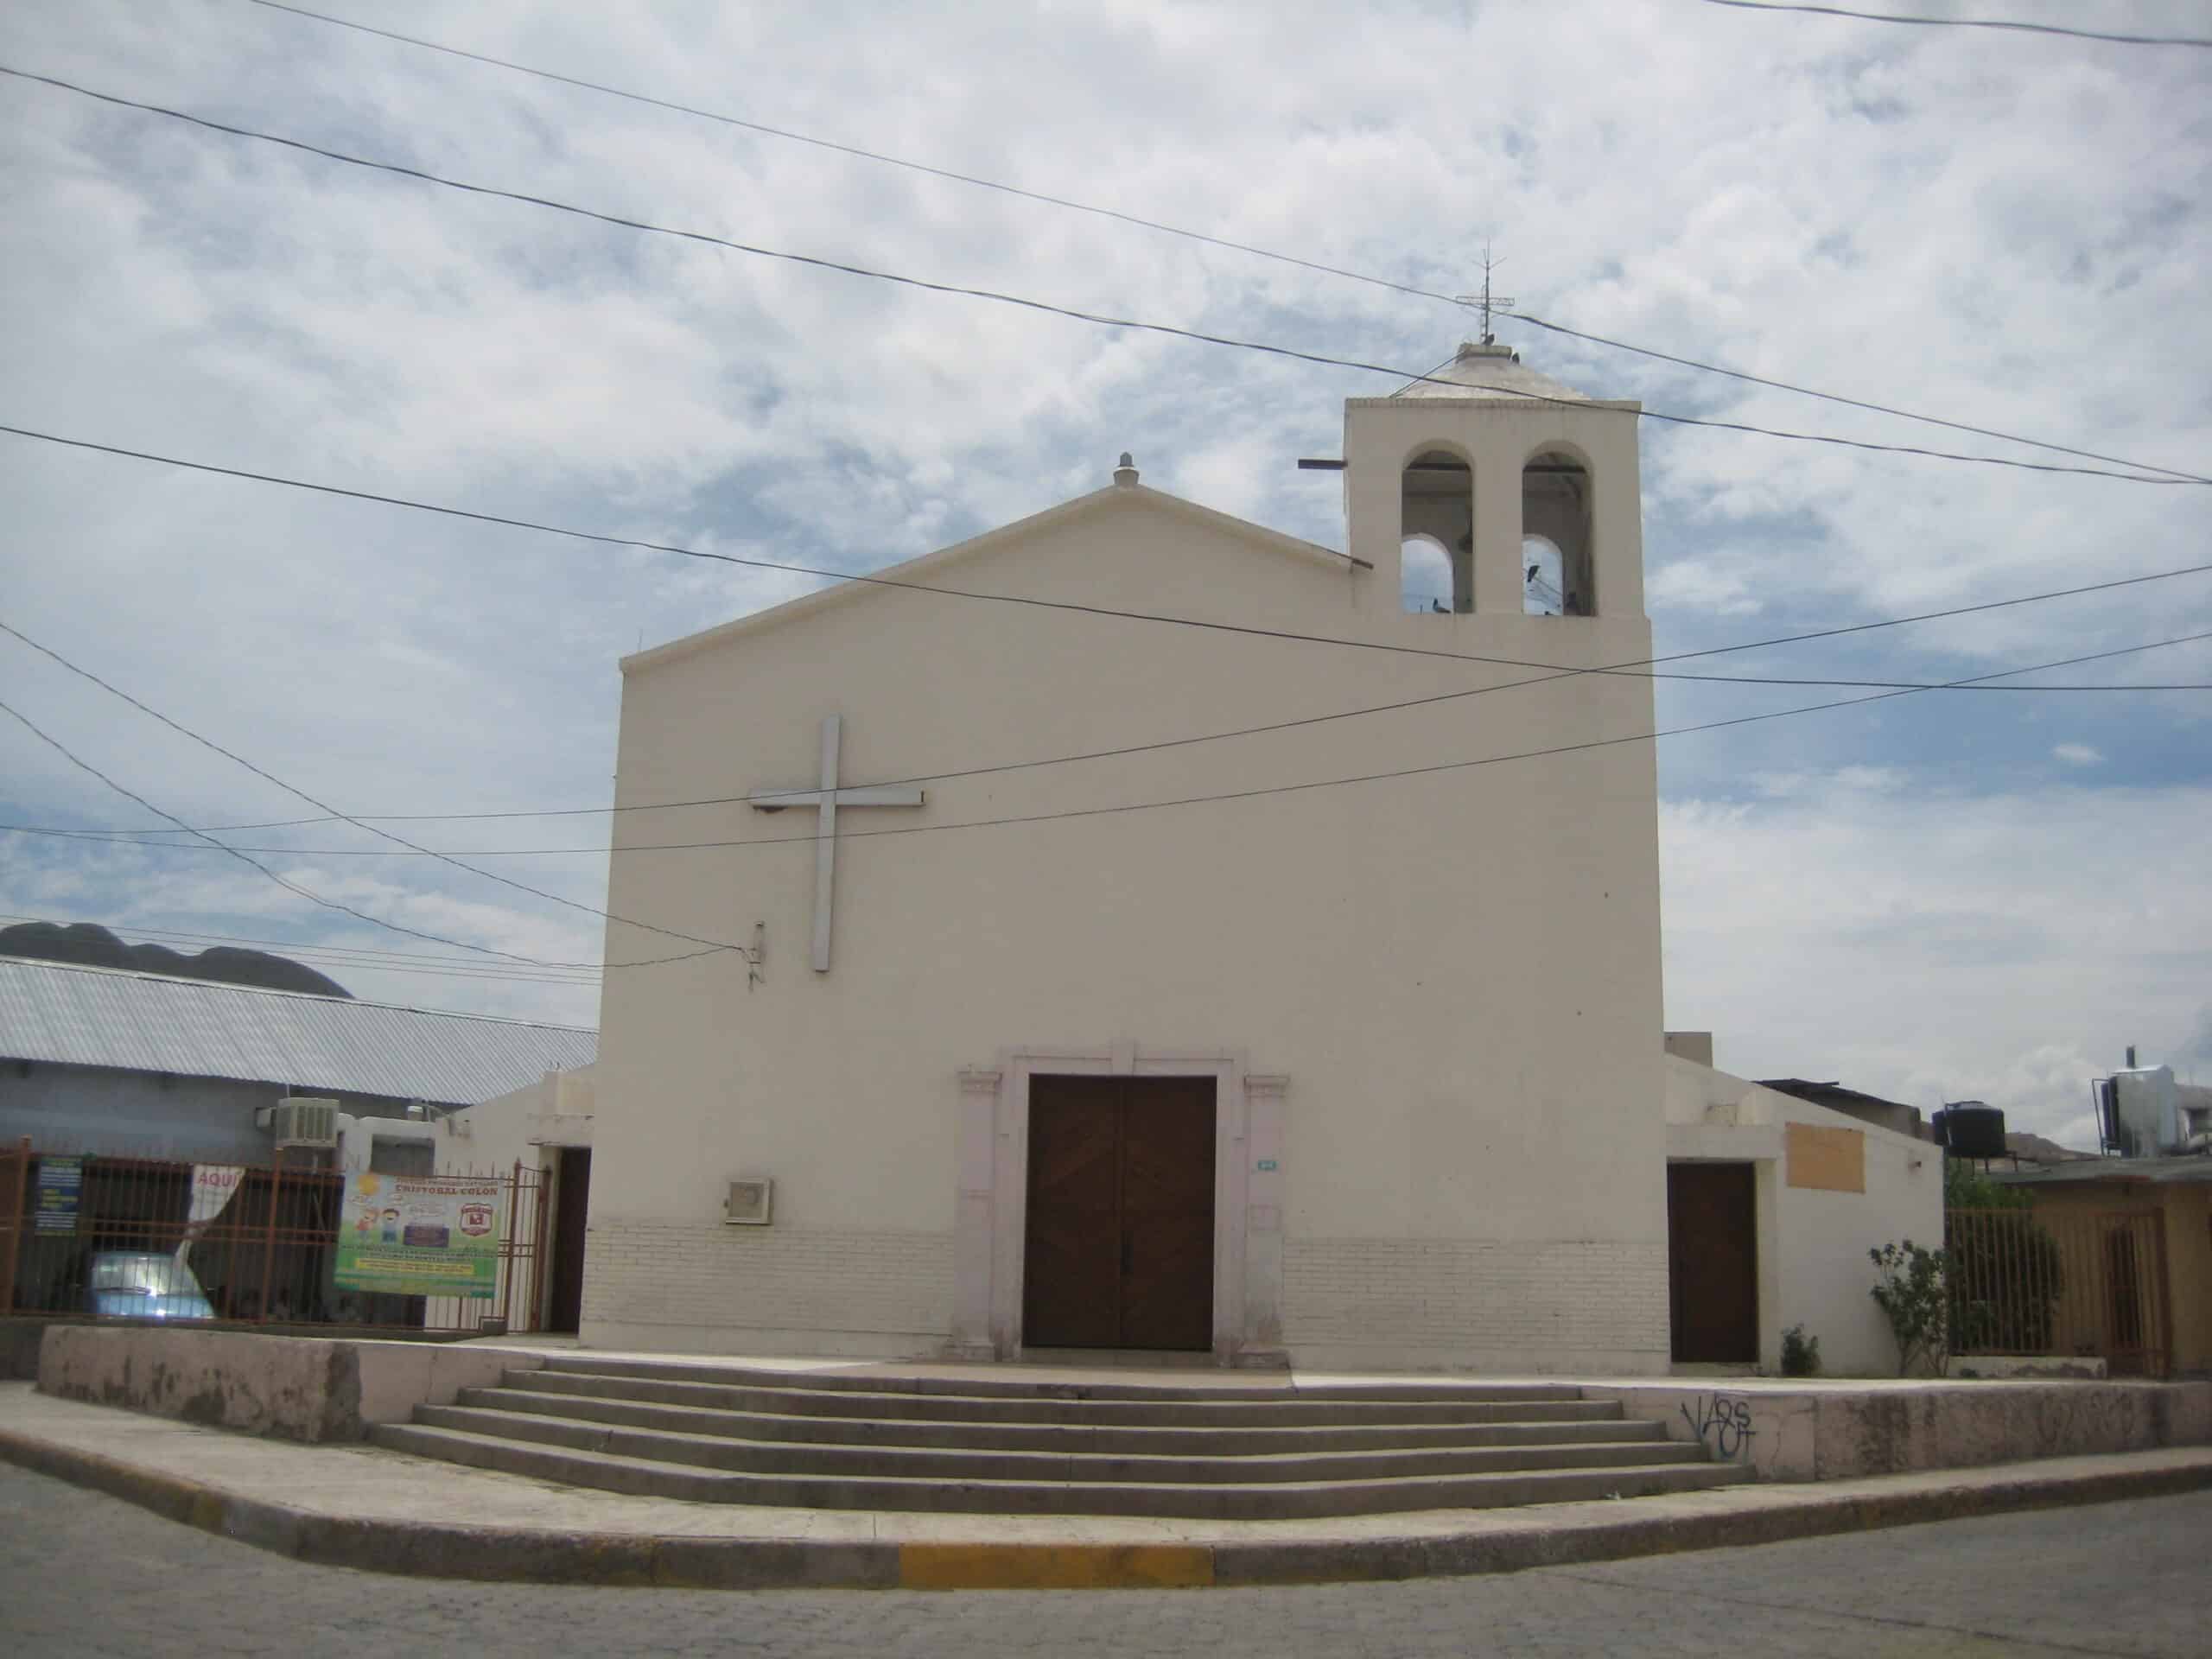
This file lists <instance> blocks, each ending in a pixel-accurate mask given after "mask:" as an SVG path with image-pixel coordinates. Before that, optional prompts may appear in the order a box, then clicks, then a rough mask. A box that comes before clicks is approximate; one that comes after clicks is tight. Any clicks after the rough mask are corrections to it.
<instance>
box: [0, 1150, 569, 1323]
mask: <svg viewBox="0 0 2212 1659" xmlns="http://www.w3.org/2000/svg"><path fill="white" fill-rule="evenodd" d="M209 1172H216V1173H217V1175H216V1177H215V1179H218V1180H219V1182H220V1184H221V1185H224V1186H226V1187H227V1188H228V1189H229V1190H228V1192H227V1195H226V1196H225V1197H224V1198H223V1199H222V1202H221V1204H220V1206H219V1208H218V1209H215V1210H214V1212H213V1214H212V1216H210V1217H207V1218H206V1219H200V1218H199V1216H198V1214H197V1212H196V1211H195V1209H194V1190H195V1188H199V1189H200V1191H201V1192H203V1193H205V1192H207V1191H208V1189H209V1186H210V1175H209ZM439 1178H440V1179H448V1178H450V1179H464V1180H473V1181H476V1182H480V1183H483V1184H486V1185H493V1186H495V1187H496V1189H497V1191H498V1192H499V1217H498V1222H497V1226H496V1234H497V1249H498V1272H497V1283H496V1287H494V1288H493V1292H492V1294H490V1295H489V1296H481V1295H477V1296H461V1295H454V1296H409V1295H397V1294H388V1293H378V1292H366V1291H359V1290H351V1289H340V1288H339V1287H338V1286H337V1283H336V1277H335V1267H336V1261H337V1253H338V1252H337V1246H338V1235H339V1211H340V1203H341V1200H342V1198H343V1196H344V1190H345V1182H346V1175H345V1173H342V1172H340V1171H339V1170H335V1169H333V1168H330V1167H329V1166H327V1164H326V1163H324V1162H323V1161H322V1159H321V1156H320V1155H319V1154H315V1153H312V1152H307V1153H298V1152H296V1153H293V1154H290V1155H289V1157H288V1155H287V1154H286V1153H285V1152H284V1151H283V1149H282V1148H279V1149H277V1151H276V1152H275V1153H274V1154H273V1155H272V1156H271V1157H270V1159H269V1160H267V1161H265V1162H262V1163H243V1162H240V1161H239V1160H237V1159H235V1158H232V1157H226V1158H224V1159H223V1160H222V1161H219V1162H194V1161H189V1160H182V1159H179V1158H176V1157H174V1156H163V1157H132V1156H118V1155H116V1154H113V1153H106V1152H103V1153H74V1152H71V1151H69V1150H67V1148H64V1147H52V1146H48V1147H34V1146H33V1145H32V1143H31V1142H30V1141H29V1140H28V1139H25V1140H23V1141H20V1142H19V1143H18V1144H17V1145H16V1146H14V1147H10V1148H8V1149H7V1150H6V1151H4V1152H0V1315H4V1314H10V1313H45V1314H54V1315H62V1316H72V1315H74V1316H83V1317H87V1318H100V1317H109V1316H106V1315H103V1314H101V1313H98V1312H96V1311H95V1302H96V1300H97V1299H96V1298H95V1297H94V1294H93V1292H94V1288H95V1287H94V1284H93V1282H92V1281H93V1278H94V1274H95V1270H96V1268H98V1267H99V1264H98V1263H96V1262H95V1258H96V1257H99V1258H105V1259H106V1261H107V1262H108V1263H109V1265H110V1266H112V1264H113V1263H114V1262H117V1261H118V1259H120V1258H123V1257H125V1256H137V1257H153V1256H163V1257H167V1258H168V1259H170V1260H172V1261H176V1262H181V1263H183V1264H184V1266H185V1268H187V1269H188V1273H189V1279H188V1280H186V1279H184V1278H183V1277H182V1275H179V1276H178V1278H177V1282H178V1283H190V1284H191V1285H192V1286H193V1287H194V1288H196V1289H197V1290H198V1291H200V1292H201V1293H204V1294H205V1297H206V1300H207V1304H208V1305H209V1306H210V1308H211V1309H212V1311H213V1315H214V1318H215V1319H216V1321H217V1322H219V1323H223V1324H244V1325H290V1326H296V1325H316V1326H338V1327H345V1328H347V1329H352V1330H381V1331H392V1332H397V1331H419V1332H443V1333H466V1334H468V1335H472V1336H473V1335H477V1334H480V1333H483V1332H492V1331H499V1330H506V1331H514V1332H524V1331H533V1330H536V1329H537V1323H538V1322H537V1309H538V1308H539V1306H541V1297H540V1257H541V1255H543V1250H542V1248H541V1246H542V1242H543V1239H544V1237H545V1234H546V1212H545V1201H546V1198H547V1196H548V1193H547V1188H546V1183H545V1179H544V1176H543V1172H542V1171H539V1170H537V1169H534V1168H531V1167H530V1166H527V1165H525V1164H523V1163H521V1162H519V1161H518V1162H517V1163H516V1164H515V1165H514V1166H512V1168H510V1169H506V1170H499V1171H474V1170H445V1171H440V1172H439ZM206 1202H207V1200H206V1199H205V1198H203V1200H202V1203H203V1205H204V1204H205V1203H206ZM105 1300H106V1301H107V1302H108V1304H109V1305H113V1304H114V1301H115V1299H114V1298H112V1297H110V1298H108V1299H105Z"/></svg>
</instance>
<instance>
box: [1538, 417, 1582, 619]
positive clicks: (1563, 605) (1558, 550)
mask: <svg viewBox="0 0 2212 1659" xmlns="http://www.w3.org/2000/svg"><path fill="white" fill-rule="evenodd" d="M1591 500H1592V496H1591V490H1590V467H1589V464H1588V463H1587V462H1586V461H1584V460H1583V459H1582V458H1581V457H1580V455H1578V454H1574V453H1573V452H1572V451H1570V450H1567V449H1541V450H1539V451H1538V452H1537V453H1536V454H1533V455H1531V456H1529V461H1528V464H1527V465H1526V466H1524V467H1522V469H1521V538H1522V539H1521V549H1522V559H1521V565H1522V573H1523V577H1524V580H1523V582H1522V607H1521V608H1522V611H1523V612H1524V613H1527V614H1529V615H1530V616H1595V615H1597V613H1598V569H1597V564H1596V562H1595V559H1594V557H1593V549H1592V545H1591V543H1592V536H1591V523H1590V507H1591Z"/></svg>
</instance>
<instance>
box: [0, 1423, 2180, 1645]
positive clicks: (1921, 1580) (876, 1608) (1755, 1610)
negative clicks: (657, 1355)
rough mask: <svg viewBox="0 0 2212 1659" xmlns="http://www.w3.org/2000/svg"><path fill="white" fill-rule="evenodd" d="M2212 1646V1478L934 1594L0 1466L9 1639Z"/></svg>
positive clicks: (3, 1638) (1, 1636) (4, 1615)
mask: <svg viewBox="0 0 2212 1659" xmlns="http://www.w3.org/2000/svg"><path fill="white" fill-rule="evenodd" d="M1720 1652H1730V1653H1734V1654H1740V1655H1743V1656H1745V1659H1756V1656H1763V1655H1769V1654H1778V1655H1837V1656H1849V1659H1876V1656H1878V1659H1892V1656H1897V1659H1905V1656H1921V1655H1936V1654H1941V1655H1944V1656H1981V1655H1995V1654H2038V1655H2040V1654H2157V1655H2175V1656H2187V1659H2202V1656H2204V1655H2205V1654H2207V1653H2208V1652H2212V1493H2196V1494H2192V1495H2190V1496H2187V1497H2166V1498H2152V1499H2145V1500H2143V1501H2140V1502H2137V1503H2118V1504H2104V1505H2098V1506H2094V1507H2088V1508H2080V1509H2064V1510H2041V1511H2037V1512H2035V1513H2031V1514H2025V1515H2012V1516H1995V1517H1992V1518H1989V1519H1985V1520H1974V1521H1951V1522H1941V1523H1938V1524H1936V1525H1933V1526H1923V1527H1908V1528H1900V1529H1894V1530H1891V1531H1887V1532H1873V1533H1860V1534H1855V1535H1850V1536H1846V1537H1840V1538H1830V1539H1816V1540H1813V1541H1806V1542H1799V1543H1786V1544H1773V1545H1769V1546H1767V1547H1765V1548H1756V1549H1731V1550H1714V1551H1708V1552H1705V1553H1701V1554H1686V1555H1674V1556H1662V1557H1658V1558H1655V1559H1651V1560H1640V1561H1625V1562H1621V1563H1619V1564H1618V1565H1614V1566H1605V1567H1554V1568H1547V1569H1544V1570H1541V1571H1538V1572H1530V1573H1513V1574H1507V1575H1501V1576H1496V1577H1489V1578H1472V1579H1433V1580H1421V1581H1416V1582H1413V1583H1408V1584H1372V1585H1340V1586H1316V1587H1312V1588H1295V1589H1287V1588H1279V1589H1264V1590H1184V1591H1160V1592H1148V1591H1126V1590H1124V1591H1108V1592H1014V1591H983V1592H968V1593H963V1594H934V1595H922V1594H912V1593H903V1592H870V1591H843V1592H829V1593H820V1592H805V1591H788V1590H786V1591H775V1592H758V1593H740V1592H713V1591H703V1592H694V1591H666V1590H607V1589H566V1588H558V1587H553V1588H548V1587H543V1586H520V1585H512V1586H511V1585H480V1584H466V1583H459V1582H454V1581H451V1580H429V1579H398V1578H387V1577H384V1576H382V1575H379V1574H376V1573H356V1572H353V1571H350V1570H347V1569H345V1568H340V1567H307V1566H302V1565H301V1564H300V1563H298V1562H296V1561H288V1560H283V1559H281V1558H280V1557H277V1556H274V1555H270V1554H266V1553H264V1552H263V1551H260V1550H257V1549H251V1548H247V1547H246V1546H245V1545H243V1544H234V1543H231V1542H229V1541H226V1540H223V1539H219V1538H215V1537H213V1536H210V1535H207V1534H206V1533H201V1532H195V1531H193V1530H191V1529H188V1528H185V1527H181V1526H178V1525H175V1523H173V1522H166V1521H162V1520H158V1519H156V1517H154V1516H150V1515H149V1514H147V1513H146V1512H145V1511H143V1510H138V1509H136V1508H134V1507H132V1506H130V1505H129V1504H126V1503H121V1502H119V1501H118V1500H116V1499H114V1498H109V1497H99V1496H98V1495H96V1494H93V1493H91V1492H86V1491H80V1490H79V1489H78V1488H76V1487H73V1486H70V1485H67V1484H63V1483H61V1482H59V1481H54V1480H49V1479H48V1478H45V1477H43V1476H39V1475H33V1474H29V1473H26V1472H24V1471H21V1470H16V1469H10V1468H6V1467H4V1466H0V1654H6V1655H10V1656H14V1655H22V1656H25V1659H31V1656H35V1659H68V1656H78V1655H94V1654H99V1655H108V1654H114V1655H130V1656H141V1655H169V1654H190V1655H203V1654H281V1655H284V1656H287V1659H294V1656H300V1659H344V1656H353V1655H360V1656H363V1659H368V1656H375V1659H395V1656H399V1659H445V1656H454V1659H500V1656H505V1655H518V1656H531V1659H551V1656H557V1655H567V1654H577V1655H590V1656H594V1659H620V1656H626V1655H633V1654H637V1655H661V1654H706V1653H732V1654H804V1655H823V1656H854V1659H893V1656H902V1655H953V1654H959V1655H969V1654H1000V1653H1004V1654H1039V1655H1046V1654H1049V1655H1054V1656H1084V1655H1099V1656H1106V1655H1113V1656H1137V1655H1147V1654H1185V1653H1199V1654H1203V1655H1205V1656H1207V1659H1240V1656H1265V1659H1283V1656H1286V1655H1305V1654H1315V1655H1323V1654H1325V1655H1328V1656H1332V1659H1346V1656H1368V1655H1389V1656H1393V1659H1395V1656H1402V1655H1426V1654H1438V1655H1445V1654H1449V1655H1452V1656H1469V1655H1488V1654H1587V1653H1605V1654H1626V1655H1655V1656H1656V1655H1675V1654H1711V1653H1720Z"/></svg>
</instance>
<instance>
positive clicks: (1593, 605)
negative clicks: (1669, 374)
mask: <svg viewBox="0 0 2212 1659" xmlns="http://www.w3.org/2000/svg"><path fill="white" fill-rule="evenodd" d="M1641 408H1642V405H1641V404H1637V403H1634V402H1617V401H1605V400H1599V399H1595V398H1592V397H1586V396H1585V395H1584V394H1583V393H1581V392H1579V391H1574V390H1573V388H1572V387H1569V386H1566V385H1560V383H1559V382H1558V381H1556V380H1553V379H1551V378H1548V377H1547V376H1545V375H1542V374H1539V373H1537V372H1535V370H1533V369H1530V368H1528V367H1525V366H1524V365H1522V362H1521V360H1520V357H1519V355H1518V353H1515V352H1514V351H1512V350H1511V349H1510V347H1507V346H1500V345H1497V344H1496V343H1494V342H1492V341H1490V340H1482V341H1472V340H1471V341H1467V342H1465V343H1463V344H1462V345H1461V346H1460V347H1459V352H1458V353H1457V355H1456V356H1454V357H1453V359H1452V362H1451V363H1450V364H1449V365H1446V367H1444V368H1441V369H1440V370H1438V371H1437V372H1435V373H1434V374H1433V375H1430V376H1427V377H1424V378H1421V379H1419V380H1414V381H1411V382H1408V384H1407V385H1404V386H1402V387H1401V388H1400V389H1399V390H1398V391H1395V392H1394V393H1392V394H1391V395H1389V397H1354V398H1351V399H1348V400H1347V401H1346V403H1345V405H1344V505H1345V513H1346V517H1347V518H1348V519H1349V543H1350V548H1351V553H1352V555H1353V556H1355V557H1357V558H1361V559H1364V560H1366V561H1367V562H1368V563H1370V564H1372V565H1373V566H1374V567H1375V569H1376V575H1378V576H1379V577H1381V578H1382V580H1381V581H1379V582H1376V584H1375V592H1376V603H1377V604H1387V605H1392V606H1395V607H1397V608H1398V609H1400V610H1401V611H1403V612H1405V613H1408V614H1418V615H1422V616H1428V617H1443V616H1459V617H1469V616H1471V617H1476V618H1481V619H1487V620H1503V619H1506V618H1527V619H1529V620H1531V621H1532V622H1535V621H1550V622H1552V623H1554V625H1555V627H1557V628H1559V629H1560V630H1562V631H1563V632H1566V633H1567V634H1574V633H1584V634H1587V633H1589V632H1592V631H1591V630H1589V629H1588V628H1587V627H1586V626H1584V627H1578V626H1576V625H1577V624H1578V623H1585V624H1586V622H1588V621H1589V620H1594V619H1605V618H1618V619H1624V620H1625V619H1630V618H1633V619H1636V620H1638V621H1641V620H1643V534H1642V527H1641V523H1640V518H1641V514H1640V510H1639V505H1638V503H1639V486H1638V480H1637V414H1638V412H1639V411H1640V410H1641ZM1436 626H1438V627H1439V628H1440V629H1446V630H1448V625H1443V624H1439V625H1436ZM1483 632H1485V633H1487V632H1489V630H1488V629H1486V628H1485V629H1484V630H1483ZM1608 632H1610V630H1609V631H1608Z"/></svg>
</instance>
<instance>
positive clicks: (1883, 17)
mask: <svg viewBox="0 0 2212 1659" xmlns="http://www.w3.org/2000/svg"><path fill="white" fill-rule="evenodd" d="M258 3H265V0H258ZM1705 3H1706V4H1707V5H1709V6H1727V7H1730V8H1732V10H1737V11H1801V12H1808V13H1810V14H1812V15H1813V16H1816V17H1848V18H1850V19H1852V20H1853V21H1854V22H1866V23H1909V24H1911V25H1914V26H1915V27H1917V28H1923V29H2014V30H2017V31H2018V32H2019V33H2021V34H2023V35H2065V36H2066V37H2067V38H2069V40H2076V41H2113V42H2115V43H2117V44H2119V45H2121V46H2197V47H2212V39H2206V38H2204V37H2202V36H2200V35H2112V34H2107V33H2105V32H2104V31H2102V30H2100V29H2071V28H2068V27H2067V26H2065V25H2063V24H2060V23H2024V22H2015V21H2013V20H2012V19H2009V18H2002V17H1923V16H1914V15H1912V14H1910V13H1904V12H1894V11H1851V10H1847V9H1845V8H1844V7H1841V6H1814V5H1793V4H1787V3H1783V0H1705ZM284 10H290V8H289V7H286V8H284Z"/></svg>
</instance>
